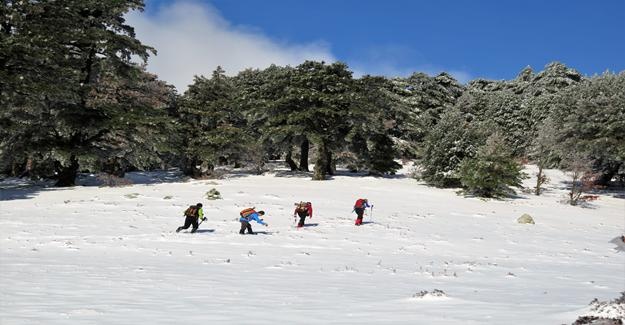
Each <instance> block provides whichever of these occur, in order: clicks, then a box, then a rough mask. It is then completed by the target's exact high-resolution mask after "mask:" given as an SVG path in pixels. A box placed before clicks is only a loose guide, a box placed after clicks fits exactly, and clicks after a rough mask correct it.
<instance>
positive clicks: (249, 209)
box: [239, 208, 256, 219]
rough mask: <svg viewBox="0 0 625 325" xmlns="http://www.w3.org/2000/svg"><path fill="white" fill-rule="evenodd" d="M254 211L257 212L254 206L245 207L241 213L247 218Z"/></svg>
mask: <svg viewBox="0 0 625 325" xmlns="http://www.w3.org/2000/svg"><path fill="white" fill-rule="evenodd" d="M252 213H256V211H255V210H254V208H247V209H243V210H241V212H240V213H239V215H241V217H243V218H245V219H247V217H249V216H250V215H251V214H252Z"/></svg>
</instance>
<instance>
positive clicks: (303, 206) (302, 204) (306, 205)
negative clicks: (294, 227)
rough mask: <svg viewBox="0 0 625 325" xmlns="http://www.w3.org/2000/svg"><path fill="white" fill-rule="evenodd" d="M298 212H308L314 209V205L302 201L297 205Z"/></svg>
mask: <svg viewBox="0 0 625 325" xmlns="http://www.w3.org/2000/svg"><path fill="white" fill-rule="evenodd" d="M295 205H296V206H297V210H298V211H307V210H309V209H310V208H312V203H310V202H304V201H301V202H300V203H295Z"/></svg>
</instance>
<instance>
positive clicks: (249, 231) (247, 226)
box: [246, 222, 254, 235]
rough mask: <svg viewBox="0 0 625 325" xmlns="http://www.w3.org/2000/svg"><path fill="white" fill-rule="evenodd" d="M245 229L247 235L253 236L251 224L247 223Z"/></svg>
mask: <svg viewBox="0 0 625 325" xmlns="http://www.w3.org/2000/svg"><path fill="white" fill-rule="evenodd" d="M246 228H247V233H248V234H252V235H253V234H254V231H253V230H252V224H251V223H249V222H248V223H247V225H246Z"/></svg>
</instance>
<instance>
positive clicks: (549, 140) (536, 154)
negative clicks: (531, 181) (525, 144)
mask: <svg viewBox="0 0 625 325" xmlns="http://www.w3.org/2000/svg"><path fill="white" fill-rule="evenodd" d="M558 152H559V148H558V143H557V129H556V124H555V122H554V121H553V120H552V119H550V118H547V119H545V120H544V121H543V123H542V124H541V125H540V126H539V127H538V134H537V136H536V138H534V141H533V143H532V145H531V146H530V149H529V157H530V158H531V159H532V160H533V161H534V163H536V165H537V166H538V172H537V174H536V186H535V187H534V194H536V195H540V194H541V193H542V185H543V184H545V183H547V182H548V181H549V179H548V178H547V176H546V175H545V172H544V170H545V169H546V168H548V167H551V166H553V165H554V163H556V161H557V159H558V158H557V157H558Z"/></svg>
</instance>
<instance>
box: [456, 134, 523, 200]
mask: <svg viewBox="0 0 625 325" xmlns="http://www.w3.org/2000/svg"><path fill="white" fill-rule="evenodd" d="M458 174H459V177H460V182H461V183H462V186H463V187H464V188H465V190H466V192H468V193H470V194H474V195H477V196H481V197H488V198H496V197H502V196H505V195H508V194H510V192H512V190H511V189H510V187H511V186H521V181H522V179H523V178H524V174H523V173H522V172H521V165H520V164H518V163H517V162H516V161H515V160H514V158H513V157H512V152H511V151H510V150H509V146H508V145H507V144H506V142H505V140H504V138H503V136H502V135H501V134H498V133H494V134H493V135H491V136H490V137H489V138H488V139H487V140H486V144H484V146H482V147H480V148H479V149H478V151H477V152H476V155H475V157H473V158H466V159H464V160H463V161H462V162H461V163H460V166H459V168H458Z"/></svg>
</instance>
